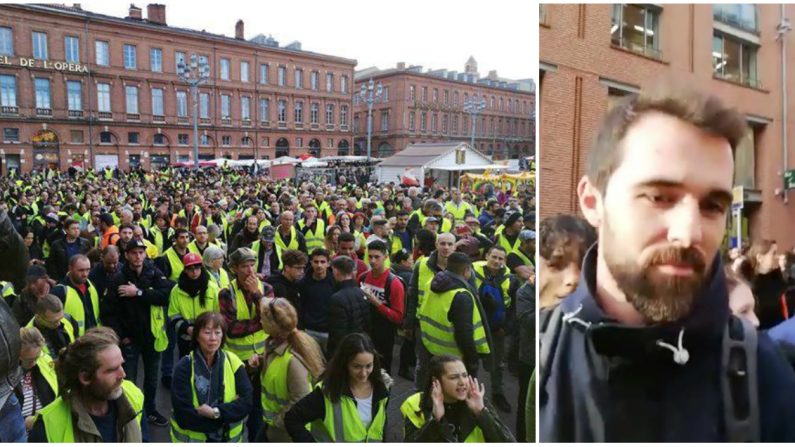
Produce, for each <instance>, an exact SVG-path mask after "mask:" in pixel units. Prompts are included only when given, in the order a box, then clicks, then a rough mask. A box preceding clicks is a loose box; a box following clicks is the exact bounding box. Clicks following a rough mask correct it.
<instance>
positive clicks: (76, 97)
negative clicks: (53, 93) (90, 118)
mask: <svg viewBox="0 0 795 447" xmlns="http://www.w3.org/2000/svg"><path fill="white" fill-rule="evenodd" d="M66 103H67V106H68V107H69V110H83V84H81V83H80V81H66Z"/></svg>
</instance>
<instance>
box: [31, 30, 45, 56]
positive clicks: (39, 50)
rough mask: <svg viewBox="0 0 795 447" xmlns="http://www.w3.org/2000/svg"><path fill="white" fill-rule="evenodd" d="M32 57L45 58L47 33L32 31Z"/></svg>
mask: <svg viewBox="0 0 795 447" xmlns="http://www.w3.org/2000/svg"><path fill="white" fill-rule="evenodd" d="M33 58H34V59H47V33H37V32H34V33H33Z"/></svg>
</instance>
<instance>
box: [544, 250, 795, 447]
mask: <svg viewBox="0 0 795 447" xmlns="http://www.w3.org/2000/svg"><path fill="white" fill-rule="evenodd" d="M597 250H598V247H597V246H596V245H594V246H593V247H592V248H591V249H590V250H589V251H588V253H587V254H586V256H585V260H584V262H583V268H582V278H581V279H580V283H579V286H578V288H577V290H576V291H575V292H574V293H572V294H571V295H569V296H568V297H566V298H565V299H564V300H563V301H562V302H561V304H560V306H561V310H562V311H563V314H564V316H565V319H564V320H563V321H562V322H561V323H560V324H561V331H560V334H559V339H558V343H557V347H556V349H555V351H554V352H552V353H551V354H550V357H549V365H548V367H549V368H550V369H549V377H548V379H547V381H546V384H545V385H544V386H543V388H542V389H540V390H539V400H538V401H539V408H540V411H539V414H540V419H539V421H540V425H539V439H540V441H541V442H627V441H629V442H632V441H646V442H725V441H726V440H727V436H726V430H725V427H724V419H723V394H722V393H721V382H722V380H721V378H720V374H721V366H720V365H721V354H722V338H723V331H724V328H725V327H726V325H727V324H728V320H729V316H730V314H729V304H728V293H727V289H726V282H725V277H724V276H723V275H722V274H712V276H710V277H709V279H708V281H707V282H706V284H705V286H704V287H703V289H702V290H701V291H700V292H699V295H698V297H697V298H696V301H695V304H694V307H693V309H692V311H691V312H690V314H689V315H688V316H686V317H684V318H682V319H681V320H679V321H676V322H672V323H666V324H656V325H650V326H628V325H624V324H622V323H619V322H617V321H616V320H614V319H612V318H611V317H609V316H607V315H606V314H605V313H604V312H603V311H602V310H601V309H600V307H599V305H598V304H597V302H596V300H595V299H594V292H593V291H594V290H596V260H597ZM711 271H712V272H722V271H723V265H722V263H721V261H720V259H719V258H718V257H717V256H716V258H715V260H714V261H713V262H712V269H711ZM685 351H686V352H687V354H686V355H684V352H685ZM675 352H676V353H677V354H675ZM757 364H758V371H757V374H758V377H757V382H758V387H759V408H760V420H761V440H762V441H763V442H765V441H779V442H782V441H783V442H786V441H792V440H795V425H793V424H792V423H791V421H792V420H793V418H794V417H795V407H794V406H793V405H792V402H793V401H794V400H795V373H793V371H792V369H791V368H790V366H789V365H788V364H787V363H786V361H785V360H784V358H783V357H782V355H781V353H780V352H778V350H777V349H776V347H775V346H774V345H773V342H772V341H771V340H770V338H769V337H768V336H767V335H766V334H764V333H760V334H759V338H758V348H757Z"/></svg>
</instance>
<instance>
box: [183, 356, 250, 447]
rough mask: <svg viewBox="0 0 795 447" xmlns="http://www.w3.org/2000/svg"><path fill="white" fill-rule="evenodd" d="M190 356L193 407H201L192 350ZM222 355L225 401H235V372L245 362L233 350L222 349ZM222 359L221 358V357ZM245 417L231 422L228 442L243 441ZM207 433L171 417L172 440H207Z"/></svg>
mask: <svg viewBox="0 0 795 447" xmlns="http://www.w3.org/2000/svg"><path fill="white" fill-rule="evenodd" d="M189 356H190V383H191V387H190V389H191V391H192V393H193V407H194V408H198V407H199V399H198V397H196V386H195V380H196V375H195V361H196V360H195V359H194V354H193V352H191V353H190V354H189ZM221 356H222V357H223V360H221V361H223V362H224V382H223V384H222V388H223V390H224V402H223V403H225V404H227V403H229V402H234V401H235V399H237V398H238V396H237V383H236V382H235V373H236V372H237V370H238V369H240V368H242V367H243V362H242V361H240V359H239V358H238V357H237V356H236V355H235V354H234V353H232V352H229V351H225V350H222V351H221ZM219 360H220V359H219ZM244 421H245V419H243V420H241V421H238V422H234V423H232V424H229V440H227V441H226V442H241V441H242V440H243V422H244ZM206 441H207V435H206V434H204V433H202V432H198V431H193V430H188V429H185V428H182V427H180V426H179V423H178V422H177V420H176V419H175V418H173V417H172V418H171V442H206Z"/></svg>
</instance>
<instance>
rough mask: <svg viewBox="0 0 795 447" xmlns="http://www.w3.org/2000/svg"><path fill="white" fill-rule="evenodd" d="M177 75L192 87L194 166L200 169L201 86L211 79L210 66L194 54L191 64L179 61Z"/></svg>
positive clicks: (191, 57)
mask: <svg viewBox="0 0 795 447" xmlns="http://www.w3.org/2000/svg"><path fill="white" fill-rule="evenodd" d="M177 74H178V75H179V79H180V80H181V81H182V82H187V83H188V85H190V95H191V98H193V163H194V164H193V166H194V167H195V168H196V169H199V86H200V85H201V84H204V83H205V82H207V81H208V80H209V79H210V66H209V65H208V64H207V63H206V62H202V63H200V62H199V60H198V58H197V57H196V54H192V55H191V56H190V64H186V63H185V61H179V63H178V64H177Z"/></svg>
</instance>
